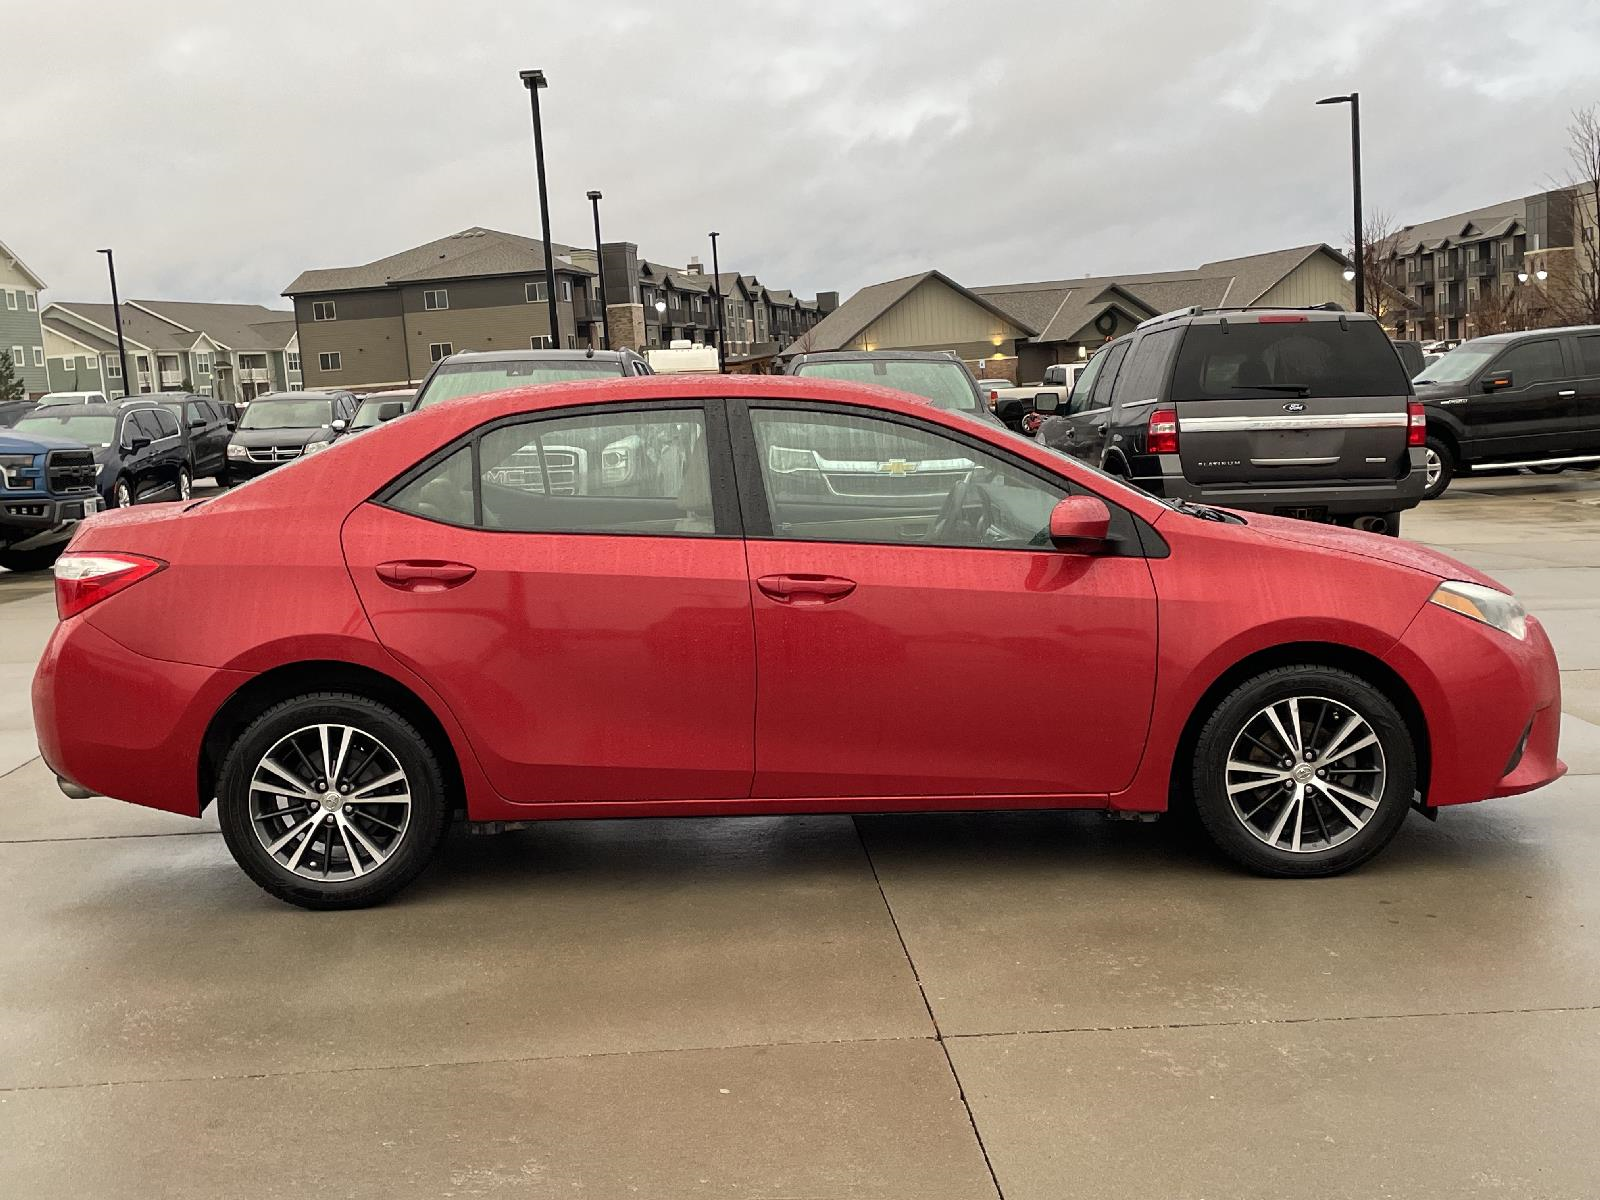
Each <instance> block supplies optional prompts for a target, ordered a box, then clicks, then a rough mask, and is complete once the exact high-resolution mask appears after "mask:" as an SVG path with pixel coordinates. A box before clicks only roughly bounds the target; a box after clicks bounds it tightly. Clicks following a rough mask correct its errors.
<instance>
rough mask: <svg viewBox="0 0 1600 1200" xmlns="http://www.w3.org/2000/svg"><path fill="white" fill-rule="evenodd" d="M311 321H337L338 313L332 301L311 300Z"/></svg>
mask: <svg viewBox="0 0 1600 1200" xmlns="http://www.w3.org/2000/svg"><path fill="white" fill-rule="evenodd" d="M311 319H312V320H313V321H337V320H338V319H339V313H338V310H337V309H335V308H334V305H333V301H332V300H313V301H312V302H311Z"/></svg>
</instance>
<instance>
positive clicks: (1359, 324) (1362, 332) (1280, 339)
mask: <svg viewBox="0 0 1600 1200" xmlns="http://www.w3.org/2000/svg"><path fill="white" fill-rule="evenodd" d="M1135 357H1136V358H1137V357H1138V356H1137V355H1136V356H1135ZM1119 386H1120V384H1119ZM1410 391H1411V388H1410V385H1409V384H1408V383H1407V382H1406V373H1405V370H1404V369H1403V368H1402V367H1401V366H1400V359H1399V357H1398V356H1397V355H1396V354H1395V352H1394V347H1393V345H1391V344H1390V342H1389V338H1388V335H1387V334H1385V333H1384V332H1383V330H1382V329H1381V328H1379V326H1378V323H1377V322H1376V321H1349V322H1343V323H1341V322H1339V321H1311V320H1300V321H1294V320H1281V321H1261V322H1255V321H1249V320H1240V321H1230V322H1228V324H1227V325H1226V326H1223V325H1221V324H1215V325H1212V324H1197V325H1191V326H1190V327H1189V329H1188V332H1187V333H1186V334H1185V335H1184V339H1183V346H1182V348H1181V349H1180V350H1179V351H1178V366H1177V370H1176V372H1175V373H1174V374H1173V378H1172V398H1173V400H1175V401H1178V402H1180V403H1181V402H1183V401H1186V400H1211V399H1218V398H1226V399H1238V398H1241V397H1249V396H1301V397H1334V396H1336V397H1346V396H1404V395H1406V394H1408V393H1409V392H1410ZM1140 394H1141V395H1143V394H1144V393H1140Z"/></svg>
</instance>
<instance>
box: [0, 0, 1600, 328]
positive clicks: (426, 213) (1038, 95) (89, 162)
mask: <svg viewBox="0 0 1600 1200" xmlns="http://www.w3.org/2000/svg"><path fill="white" fill-rule="evenodd" d="M1438 13H1439V10H1438V7H1437V5H1434V4H1425V3H1421V2H1420V0H1393V2H1391V3H1387V4H1384V5H1382V6H1379V5H1350V4H1345V5H1330V4H1327V3H1325V2H1321V0H1319V2H1317V3H1306V2H1302V0H1218V2H1217V3H1213V4H1207V5H1198V4H1188V3H1182V4H1180V3H1173V2H1170V0H1166V2H1155V0H1142V2H1141V0H1132V2H1129V0H1124V2H1123V3H1119V4H1114V5H1105V4H1087V3H1081V2H1077V0H1073V2H1071V3H1068V2H1063V0H983V2H972V0H967V2H962V3H957V2H955V0H915V2H914V0H892V2H891V0H874V2H873V3H871V4H865V3H860V2H859V0H858V2H856V3H841V2H837V0H810V2H809V3H799V2H791V0H781V2H778V3H767V4H760V5H757V4H749V3H732V2H724V0H702V3H699V4H697V5H695V6H693V8H692V9H691V10H683V9H681V8H678V9H674V8H672V7H671V6H663V5H660V4H657V3H636V2H634V0H606V2H605V3H601V4H591V5H573V4H567V3H559V4H558V3H549V2H547V0H538V2H535V3H523V4H518V5H506V4H503V3H491V2H489V0H452V2H451V3H412V2H406V0H391V2H389V3H386V4H383V5H375V4H367V3H353V2H341V0H322V2H321V3H314V4H313V3H303V2H284V3H277V4H273V5H251V6H241V5H218V4H214V3H200V2H198V0H164V3H162V4H161V5H159V6H146V5H117V6H107V5H104V4H99V3H88V2H82V0H57V2H56V3H54V4H51V5H48V6H40V5H34V6H30V7H16V8H14V11H12V12H11V13H10V14H8V28H9V31H10V33H11V35H12V36H11V38H10V39H9V40H10V42H11V44H13V45H20V46H33V47H36V48H37V52H36V53H31V54H27V55H21V56H17V57H15V58H14V59H13V61H12V68H13V84H12V89H11V94H12V97H13V99H12V100H11V101H10V103H9V107H8V119H7V128H6V130H5V133H4V136H3V141H0V150H3V153H4V155H5V160H6V162H7V163H8V164H9V165H10V166H11V167H12V171H13V174H12V176H11V178H12V179H13V184H12V189H11V193H10V197H9V199H10V202H9V203H8V204H7V206H6V214H7V215H6V223H5V228H4V230H3V231H0V237H4V239H5V240H6V241H7V243H8V244H10V245H11V246H12V247H13V248H14V249H15V250H16V251H17V252H18V253H19V254H21V255H22V257H23V258H24V259H25V260H26V261H28V262H29V264H30V265H31V266H33V267H34V269H35V270H37V271H39V272H41V273H42V274H43V275H44V276H45V278H46V279H47V280H49V281H50V283H51V285H52V290H51V292H50V296H51V297H56V298H62V299H74V298H95V297H99V296H100V295H101V294H102V293H103V291H104V283H103V276H102V274H101V269H102V267H101V260H99V259H98V258H97V257H96V256H95V254H94V251H95V249H96V248H97V247H99V246H104V245H113V246H115V247H116V248H117V255H118V268H119V276H120V282H122V284H123V287H124V290H125V291H126V292H127V293H129V294H132V295H139V296H169V297H183V298H193V299H234V300H254V301H264V302H268V303H277V302H278V301H277V300H276V297H277V294H278V293H279V291H280V290H281V289H282V287H283V286H284V285H285V284H286V283H287V282H288V281H289V280H290V279H292V278H293V277H294V276H295V275H296V274H297V273H298V272H299V271H301V270H302V269H305V268H308V267H322V266H340V265H347V264H351V263H355V262H361V261H365V260H369V259H372V258H376V257H379V256H381V255H384V254H388V253H392V252H393V251H395V250H398V249H401V248H403V247H406V246H410V245H415V244H417V243H420V242H422V241H426V240H428V239H430V238H433V237H437V236H440V235H442V234H445V233H449V232H452V231H454V230H457V229H461V228H465V227H466V226H469V225H475V224H482V225H489V226H495V227H500V228H507V229H512V230H518V231H523V232H527V233H536V232H537V229H538V212H537V202H536V198H535V191H534V180H533V163H532V149H531V135H530V131H529V119H528V109H527V94H526V92H525V91H524V90H523V89H522V87H521V84H520V82H519V81H518V79H517V71H518V70H519V69H520V68H523V67H529V66H539V67H542V68H544V69H545V71H546V72H547V73H548V75H549V77H550V80H551V87H550V89H549V90H548V91H547V92H545V93H544V96H543V105H544V112H545V124H546V134H547V158H548V165H549V171H550V187H551V209H552V223H553V228H554V234H555V237H556V238H557V239H558V240H563V241H570V242H580V243H581V242H585V241H587V240H588V238H589V236H590V235H589V232H588V231H589V228H590V226H589V215H588V208H587V203H586V201H585V200H584V192H585V191H586V190H588V189H589V188H592V187H598V188H601V189H602V190H603V191H604V192H605V195H606V199H605V201H604V205H603V209H602V216H603V219H604V222H605V230H606V235H607V237H608V238H626V239H628V240H632V241H636V242H637V243H639V245H640V247H641V249H642V250H643V251H644V252H646V253H648V254H649V255H650V256H651V257H652V258H654V259H657V260H661V261H667V262H682V261H684V260H686V259H688V258H689V257H690V256H691V255H700V256H701V257H705V256H706V254H707V251H708V246H707V242H706V238H705V234H706V232H707V231H708V230H709V229H711V228H717V229H718V230H719V231H720V232H721V234H722V241H721V246H722V251H723V254H722V259H723V266H724V268H731V269H738V270H742V271H750V272H755V273H757V274H759V275H760V276H761V278H762V279H763V280H764V281H766V282H768V283H770V284H772V285H774V286H780V287H793V288H795V289H796V290H798V291H801V292H803V293H806V294H810V293H812V292H814V291H816V290H817V289H825V288H838V289H840V290H842V291H844V292H846V293H849V292H850V291H852V290H854V289H855V288H857V287H859V286H861V285H863V284H866V283H870V282H874V281H877V280H881V279H885V278H890V277H892V276H894V275H897V274H904V273H907V272H911V271H916V270H921V269H923V268H926V267H930V266H936V267H939V268H941V269H943V270H945V271H946V272H948V273H950V274H951V275H953V276H955V277H956V278H957V279H960V280H963V281H965V282H969V283H993V282H1002V281H1008V280H1019V279H1027V278H1059V277H1063V276H1069V275H1075V274H1088V273H1102V272H1108V271H1131V270H1149V269H1158V268H1162V267H1183V266H1192V265H1194V264H1196V263H1198V262H1200V261H1202V260H1205V259H1208V258H1216V257H1222V256H1226V255H1233V254H1243V253H1249V252H1252V251H1256V250H1266V249H1273V248H1277V247H1280V246H1285V245H1293V244H1298V243H1303V242H1310V241H1319V240H1320V241H1331V242H1339V241H1341V240H1343V238H1344V237H1345V236H1346V234H1347V232H1348V230H1349V226H1350V216H1349V190H1348V186H1349V184H1348V168H1347V155H1348V126H1347V123H1346V118H1345V115H1344V114H1345V110H1343V109H1333V110H1330V109H1325V108H1324V109H1317V108H1314V107H1313V106H1312V102H1313V101H1314V100H1315V99H1316V98H1317V97H1319V96H1321V95H1325V94H1327V93H1329V92H1343V91H1348V90H1351V89H1359V90H1360V91H1361V92H1362V101H1363V123H1364V127H1365V128H1364V142H1365V151H1366V155H1365V161H1366V191H1367V196H1368V198H1369V202H1370V203H1371V204H1373V205H1375V206H1381V207H1383V208H1385V209H1387V210H1390V211H1392V212H1394V213H1395V214H1396V215H1397V216H1398V217H1400V219H1402V220H1423V219H1427V218H1430V217H1433V216H1439V215H1442V214H1444V213H1446V212H1450V211H1453V210H1457V209H1463V208H1469V207H1473V206H1475V205H1479V204H1484V203H1489V202H1491V201H1494V200H1498V199H1501V198H1504V197H1506V196H1509V195H1516V194H1520V193H1525V192H1532V191H1535V190H1537V189H1539V188H1540V187H1542V186H1544V185H1545V183H1546V181H1547V179H1548V177H1549V176H1550V175H1551V174H1552V173H1554V172H1557V171H1559V170H1560V169H1561V168H1562V166H1563V163H1564V151H1563V143H1564V139H1565V134H1564V127H1565V125H1566V118H1567V114H1568V112H1569V110H1570V109H1572V108H1573V107H1574V106H1577V105H1584V104H1589V103H1593V102H1595V101H1597V100H1600V84H1596V83H1595V82H1594V79H1593V72H1592V69H1591V60H1592V54H1591V51H1592V48H1593V47H1594V46H1595V45H1597V44H1600V6H1597V5H1595V4H1593V3H1592V2H1591V0H1549V2H1547V3H1544V4H1542V5H1540V6H1539V16H1538V20H1537V22H1529V21H1528V20H1527V14H1526V12H1525V8H1524V6H1520V5H1511V4H1506V3H1498V2H1491V0H1460V2H1458V3H1456V4H1455V5H1453V6H1452V9H1451V19H1450V20H1449V21H1441V20H1440V19H1439V15H1438ZM1557 30H1559V31H1560V33H1559V36H1553V35H1552V31H1557ZM1490 34H1492V35H1490ZM64 37H66V38H70V40H71V42H72V48H73V53H72V61H73V62H75V63H78V64H81V65H82V68H83V69H79V70H72V71H64V70H62V69H61V63H60V59H59V57H58V56H57V55H56V54H55V53H54V49H55V48H57V47H58V46H59V43H60V41H61V39H62V38H64ZM19 179H20V180H22V181H25V182H23V183H21V184H20V185H19V184H18V183H17V182H16V181H17V180H19Z"/></svg>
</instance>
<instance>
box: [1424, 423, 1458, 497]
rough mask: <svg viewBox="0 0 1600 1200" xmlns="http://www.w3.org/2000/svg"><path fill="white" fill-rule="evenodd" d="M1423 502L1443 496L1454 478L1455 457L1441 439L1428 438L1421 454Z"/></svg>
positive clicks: (1453, 452)
mask: <svg viewBox="0 0 1600 1200" xmlns="http://www.w3.org/2000/svg"><path fill="white" fill-rule="evenodd" d="M1422 461H1423V484H1424V486H1423V489H1422V498H1423V499H1424V500H1436V499H1438V498H1439V497H1440V496H1442V495H1444V491H1445V489H1446V488H1447V487H1449V486H1450V481H1451V480H1452V479H1454V478H1455V476H1456V455H1455V451H1454V450H1452V449H1451V448H1450V444H1449V443H1448V442H1446V441H1445V440H1444V439H1443V438H1436V437H1430V438H1429V439H1428V445H1427V448H1426V449H1425V450H1424V451H1423V452H1422Z"/></svg>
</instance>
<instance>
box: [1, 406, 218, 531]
mask: <svg viewBox="0 0 1600 1200" xmlns="http://www.w3.org/2000/svg"><path fill="white" fill-rule="evenodd" d="M17 432H18V433H30V434H43V435H46V436H51V437H59V438H71V439H74V440H76V441H78V442H81V443H83V444H85V445H87V446H88V447H89V449H90V450H91V451H93V453H94V464H95V470H96V480H95V487H96V489H97V490H98V492H99V493H100V498H101V500H103V501H104V502H105V506H106V507H107V508H127V507H128V506H129V505H132V504H139V503H142V502H144V501H149V500H187V499H188V498H189V490H190V485H191V484H192V483H193V482H194V476H193V475H192V474H191V473H190V469H189V455H188V452H187V450H185V449H184V444H183V434H182V432H181V431H180V430H179V428H178V419H177V418H176V417H174V416H173V415H172V414H171V413H170V412H168V411H167V410H166V409H164V408H162V407H161V406H160V405H156V404H151V403H149V402H147V401H138V400H135V401H130V402H128V403H125V404H119V405H117V406H116V407H114V408H113V407H111V406H110V405H100V404H82V405H78V406H76V407H69V406H67V405H58V406H54V407H51V408H49V409H45V410H42V411H40V412H36V413H34V414H33V415H32V416H29V417H24V418H23V419H22V420H20V421H18V422H17Z"/></svg>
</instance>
